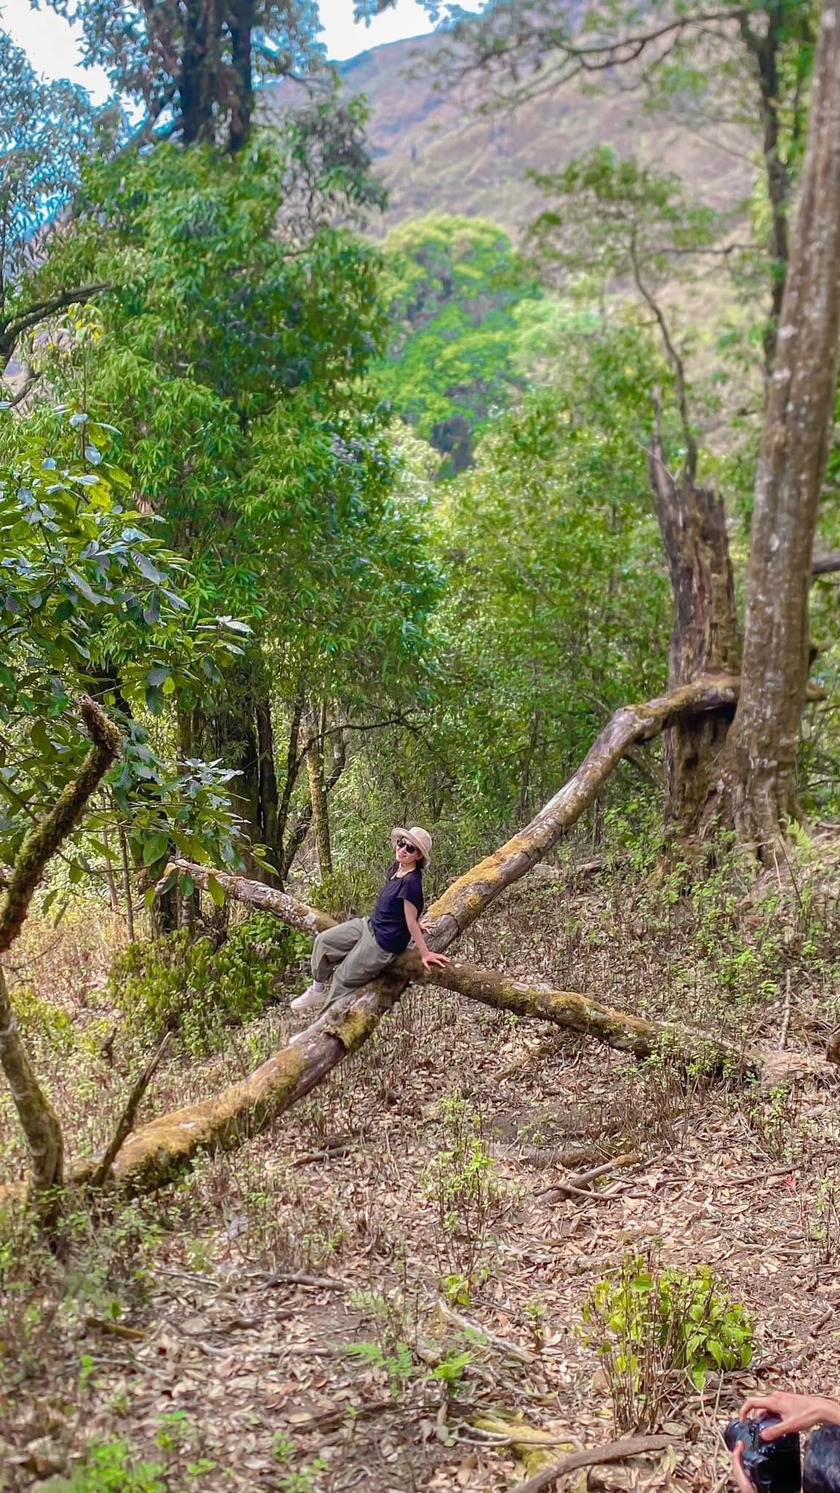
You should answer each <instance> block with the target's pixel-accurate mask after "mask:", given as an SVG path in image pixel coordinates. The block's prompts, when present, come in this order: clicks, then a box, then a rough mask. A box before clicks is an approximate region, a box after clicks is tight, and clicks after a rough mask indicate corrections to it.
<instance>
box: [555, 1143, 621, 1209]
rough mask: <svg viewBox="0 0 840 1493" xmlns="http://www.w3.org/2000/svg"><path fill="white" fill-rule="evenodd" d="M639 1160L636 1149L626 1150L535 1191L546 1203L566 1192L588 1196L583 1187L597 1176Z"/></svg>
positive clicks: (606, 1174)
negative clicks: (550, 1185)
mask: <svg viewBox="0 0 840 1493" xmlns="http://www.w3.org/2000/svg"><path fill="white" fill-rule="evenodd" d="M639 1161H641V1156H640V1154H639V1152H638V1151H628V1152H626V1154H625V1155H623V1156H614V1157H613V1159H612V1161H605V1162H604V1163H603V1164H602V1165H601V1166H593V1167H592V1168H591V1169H590V1170H589V1171H588V1172H578V1173H576V1174H575V1173H574V1172H573V1173H572V1175H571V1176H570V1177H564V1178H563V1181H562V1182H556V1183H555V1184H554V1185H553V1186H552V1187H543V1188H541V1189H540V1191H539V1192H538V1193H537V1197H542V1198H544V1199H545V1201H546V1202H547V1203H553V1202H556V1201H557V1200H558V1199H559V1198H562V1197H563V1196H564V1195H565V1194H567V1193H570V1192H571V1193H575V1194H577V1195H578V1196H582V1197H586V1196H588V1194H587V1192H586V1191H585V1189H586V1188H587V1187H588V1186H589V1183H590V1182H594V1181H596V1179H597V1178H598V1177H606V1176H608V1175H609V1173H610V1172H614V1171H615V1169H616V1167H620V1166H636V1164H637V1163H638V1162H639Z"/></svg>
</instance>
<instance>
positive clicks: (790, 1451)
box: [723, 1415, 802, 1493]
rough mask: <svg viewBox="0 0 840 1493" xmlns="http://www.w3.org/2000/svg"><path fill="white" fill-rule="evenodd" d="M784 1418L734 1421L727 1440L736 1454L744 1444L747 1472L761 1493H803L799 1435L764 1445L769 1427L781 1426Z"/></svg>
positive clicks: (744, 1462)
mask: <svg viewBox="0 0 840 1493" xmlns="http://www.w3.org/2000/svg"><path fill="white" fill-rule="evenodd" d="M780 1419H781V1416H778V1415H762V1417H761V1419H760V1420H731V1421H730V1422H729V1425H728V1426H727V1427H726V1430H725V1431H724V1433H723V1439H724V1441H725V1442H726V1445H727V1447H728V1448H729V1450H730V1451H731V1452H732V1451H734V1450H735V1448H736V1446H737V1445H738V1442H739V1441H740V1442H741V1443H742V1445H743V1448H744V1455H743V1462H742V1465H743V1468H744V1471H745V1472H746V1474H747V1477H748V1478H749V1480H750V1482H751V1483H752V1484H753V1486H754V1487H755V1488H756V1489H757V1493H799V1490H800V1488H801V1487H802V1465H801V1460H800V1455H799V1435H798V1433H797V1432H796V1431H794V1432H793V1433H792V1434H790V1435H788V1436H780V1437H779V1439H778V1441H762V1439H761V1433H762V1431H763V1430H764V1429H765V1427H766V1426H776V1425H778V1423H779V1421H780Z"/></svg>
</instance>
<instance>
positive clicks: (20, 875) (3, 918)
mask: <svg viewBox="0 0 840 1493" xmlns="http://www.w3.org/2000/svg"><path fill="white" fill-rule="evenodd" d="M79 707H80V710H81V714H82V719H83V720H84V723H85V728H86V730H87V733H88V736H89V737H90V739H91V748H90V751H89V752H88V753H87V756H86V757H85V760H84V762H83V763H82V765H81V767H80V769H79V771H78V773H77V774H76V776H75V777H74V778H73V779H72V780H71V782H69V783H68V784H67V787H66V788H65V789H64V790H63V792H62V793H60V794H59V796H58V799H57V800H56V802H55V804H54V805H53V807H52V809H50V811H49V813H48V814H45V815H44V817H43V819H41V820H39V822H38V824H36V826H35V828H34V829H33V830H31V831H30V833H29V834H28V835H27V836H26V839H25V840H24V842H23V844H22V845H21V847H20V850H19V851H18V854H17V858H16V860H15V863H14V865H13V867H12V871H11V875H10V877H9V879H8V883H7V886H6V890H5V894H4V897H3V902H2V906H0V954H2V953H5V951H6V950H7V949H8V948H9V947H10V946H11V944H12V943H13V942H14V940H15V938H17V935H18V934H19V933H20V930H21V928H22V927H23V923H24V920H25V918H26V914H27V912H28V911H29V906H30V903H31V901H32V897H33V895H34V892H35V889H36V887H37V886H38V883H39V881H40V880H41V877H42V876H43V874H44V869H45V867H46V865H47V862H48V861H49V860H50V857H51V856H53V855H55V852H56V851H57V850H58V848H59V846H60V845H61V844H62V842H63V841H64V840H66V838H67V836H68V835H69V834H70V832H71V830H73V829H74V827H75V826H76V824H77V823H78V821H79V819H80V817H81V815H82V813H83V811H84V808H85V805H86V804H87V802H88V800H89V798H90V797H91V794H92V793H93V792H94V791H95V789H96V788H97V786H98V784H99V783H100V782H101V780H102V776H103V774H104V773H105V772H106V771H107V769H108V768H109V767H110V765H111V763H112V762H113V760H114V758H115V757H116V755H117V753H118V752H119V749H120V733H119V730H118V728H117V727H116V726H115V725H114V723H113V721H111V720H109V718H108V716H107V715H106V714H105V712H104V711H103V710H102V709H101V708H100V706H99V705H97V704H96V703H95V701H93V700H91V699H90V697H89V696H88V695H83V696H82V698H81V700H80V701H79ZM0 1064H2V1067H3V1072H4V1073H5V1075H6V1078H7V1080H8V1083H9V1088H10V1089H11V1093H12V1099H13V1100H14V1105H15V1109H16V1110H17V1113H18V1118H19V1120H20V1123H21V1128H22V1130H23V1133H24V1135H25V1137H26V1144H27V1148H28V1150H29V1157H30V1168H31V1180H32V1186H33V1189H34V1191H36V1192H39V1193H44V1192H46V1191H47V1190H49V1189H50V1188H54V1187H58V1186H60V1185H61V1183H62V1181H63V1180H64V1142H63V1139H62V1134H61V1124H60V1122H59V1119H58V1116H57V1114H56V1112H55V1110H54V1109H53V1107H52V1105H51V1104H50V1102H49V1100H48V1098H47V1096H46V1095H45V1093H44V1092H43V1090H42V1088H41V1086H40V1084H39V1083H38V1080H37V1078H36V1076H35V1071H34V1069H33V1067H32V1064H31V1062H30V1060H29V1056H28V1054H27V1052H26V1049H25V1047H24V1045H23V1041H22V1038H21V1035H20V1028H19V1026H18V1022H17V1018H16V1016H15V1013H14V1010H13V1008H12V1002H11V998H10V996H9V992H8V988H7V986H6V980H5V976H4V974H3V971H2V969H0Z"/></svg>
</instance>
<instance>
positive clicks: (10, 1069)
mask: <svg viewBox="0 0 840 1493" xmlns="http://www.w3.org/2000/svg"><path fill="white" fill-rule="evenodd" d="M0 1063H2V1066H3V1072H4V1073H5V1075H6V1078H7V1080H8V1084H9V1088H10V1089H11V1092H12V1100H13V1102H14V1106H15V1109H16V1110H17V1113H18V1119H19V1120H20V1125H21V1129H22V1131H23V1133H24V1136H25V1137H26V1146H27V1150H28V1152H29V1167H30V1178H31V1183H32V1187H33V1190H34V1191H35V1192H46V1191H48V1190H49V1189H50V1188H51V1187H60V1186H61V1185H62V1183H63V1181H64V1140H63V1137H62V1134H61V1124H60V1122H59V1118H58V1115H57V1114H56V1112H55V1110H54V1109H53V1107H52V1105H51V1103H50V1101H49V1099H48V1098H47V1096H46V1094H45V1093H44V1091H43V1089H42V1088H41V1085H40V1084H39V1082H38V1080H37V1078H36V1076H35V1070H34V1068H33V1067H32V1064H31V1063H30V1061H29V1055H28V1053H27V1051H26V1048H25V1047H24V1045H23V1041H22V1039H21V1035H20V1028H19V1026H18V1021H17V1017H16V1016H15V1013H14V1011H13V1009H12V1002H11V1000H10V998H9V992H8V988H7V986H6V976H5V974H4V972H3V967H2V965H0Z"/></svg>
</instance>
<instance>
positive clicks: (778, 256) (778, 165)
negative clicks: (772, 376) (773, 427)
mask: <svg viewBox="0 0 840 1493" xmlns="http://www.w3.org/2000/svg"><path fill="white" fill-rule="evenodd" d="M766 16H767V29H766V31H765V32H764V34H763V35H761V34H759V33H758V32H756V31H754V30H753V27H752V25H751V21H752V19H753V18H752V16H750V15H749V14H748V13H746V12H745V13H744V15H743V16H742V17H741V20H740V30H741V37H742V39H743V42H744V45H745V46H746V48H747V51H748V52H749V53H750V54H751V56H752V58H753V62H754V64H755V68H756V71H757V74H758V88H759V99H760V108H761V128H762V144H761V148H762V157H763V160H764V174H765V178H766V183H767V201H768V204H769V207H770V246H769V247H770V261H771V263H770V317H769V320H768V323H767V327H766V329H765V332H764V366H765V369H766V371H767V373H768V374H769V373H770V371H771V369H772V367H773V358H774V355H775V351H776V334H777V332H778V327H779V316H780V314H781V309H782V299H783V296H784V290H785V279H786V277H787V268H788V258H789V242H788V237H789V236H788V216H787V215H788V205H789V200H790V171H789V169H788V166H787V163H786V162H785V160H784V158H783V156H782V154H781V149H780V146H781V121H780V118H779V112H780V99H781V89H780V80H779V50H780V46H781V36H780V29H781V24H782V20H783V16H782V10H781V7H779V8H778V9H776V10H775V11H774V10H773V8H772V7H771V8H769V9H768V10H767V11H766Z"/></svg>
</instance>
